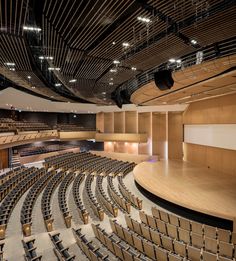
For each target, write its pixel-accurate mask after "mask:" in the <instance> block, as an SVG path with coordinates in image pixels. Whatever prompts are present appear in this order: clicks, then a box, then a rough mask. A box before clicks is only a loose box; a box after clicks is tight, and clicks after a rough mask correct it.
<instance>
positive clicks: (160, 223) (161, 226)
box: [156, 219, 167, 235]
mask: <svg viewBox="0 0 236 261" xmlns="http://www.w3.org/2000/svg"><path fill="white" fill-rule="evenodd" d="M156 224H157V229H158V231H160V232H161V233H163V234H165V235H167V230H166V223H165V222H164V221H162V220H160V219H157V220H156Z"/></svg>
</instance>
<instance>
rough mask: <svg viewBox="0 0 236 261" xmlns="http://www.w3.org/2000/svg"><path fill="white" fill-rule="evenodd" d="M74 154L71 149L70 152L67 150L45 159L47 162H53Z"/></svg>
mask: <svg viewBox="0 0 236 261" xmlns="http://www.w3.org/2000/svg"><path fill="white" fill-rule="evenodd" d="M72 154H74V153H73V151H69V152H65V153H63V154H59V155H54V156H50V157H47V158H45V159H44V161H45V162H52V161H53V160H59V159H62V158H64V159H65V158H66V157H68V156H70V155H72Z"/></svg>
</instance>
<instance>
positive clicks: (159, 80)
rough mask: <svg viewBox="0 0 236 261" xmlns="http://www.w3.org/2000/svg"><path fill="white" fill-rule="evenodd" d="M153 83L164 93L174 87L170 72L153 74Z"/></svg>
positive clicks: (164, 71)
mask: <svg viewBox="0 0 236 261" xmlns="http://www.w3.org/2000/svg"><path fill="white" fill-rule="evenodd" d="M154 81H155V84H156V86H157V88H158V89H160V90H161V91H165V90H168V89H170V88H171V87H172V86H173V85H174V80H173V78H172V75H171V70H163V71H158V72H155V73H154Z"/></svg>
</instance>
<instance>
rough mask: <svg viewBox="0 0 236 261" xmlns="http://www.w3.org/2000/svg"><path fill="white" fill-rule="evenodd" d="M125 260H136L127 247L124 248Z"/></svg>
mask: <svg viewBox="0 0 236 261" xmlns="http://www.w3.org/2000/svg"><path fill="white" fill-rule="evenodd" d="M122 251H123V256H124V260H125V261H134V257H133V255H132V254H131V253H130V252H129V251H128V250H126V249H122Z"/></svg>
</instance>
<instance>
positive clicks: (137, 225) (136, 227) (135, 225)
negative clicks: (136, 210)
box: [131, 219, 142, 235]
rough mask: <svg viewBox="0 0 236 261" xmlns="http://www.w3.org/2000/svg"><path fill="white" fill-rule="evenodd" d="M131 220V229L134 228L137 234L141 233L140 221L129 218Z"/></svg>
mask: <svg viewBox="0 0 236 261" xmlns="http://www.w3.org/2000/svg"><path fill="white" fill-rule="evenodd" d="M131 222H132V224H133V230H134V231H135V232H136V233H137V234H139V235H142V231H141V227H140V223H138V222H137V221H136V220H132V219H131Z"/></svg>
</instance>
